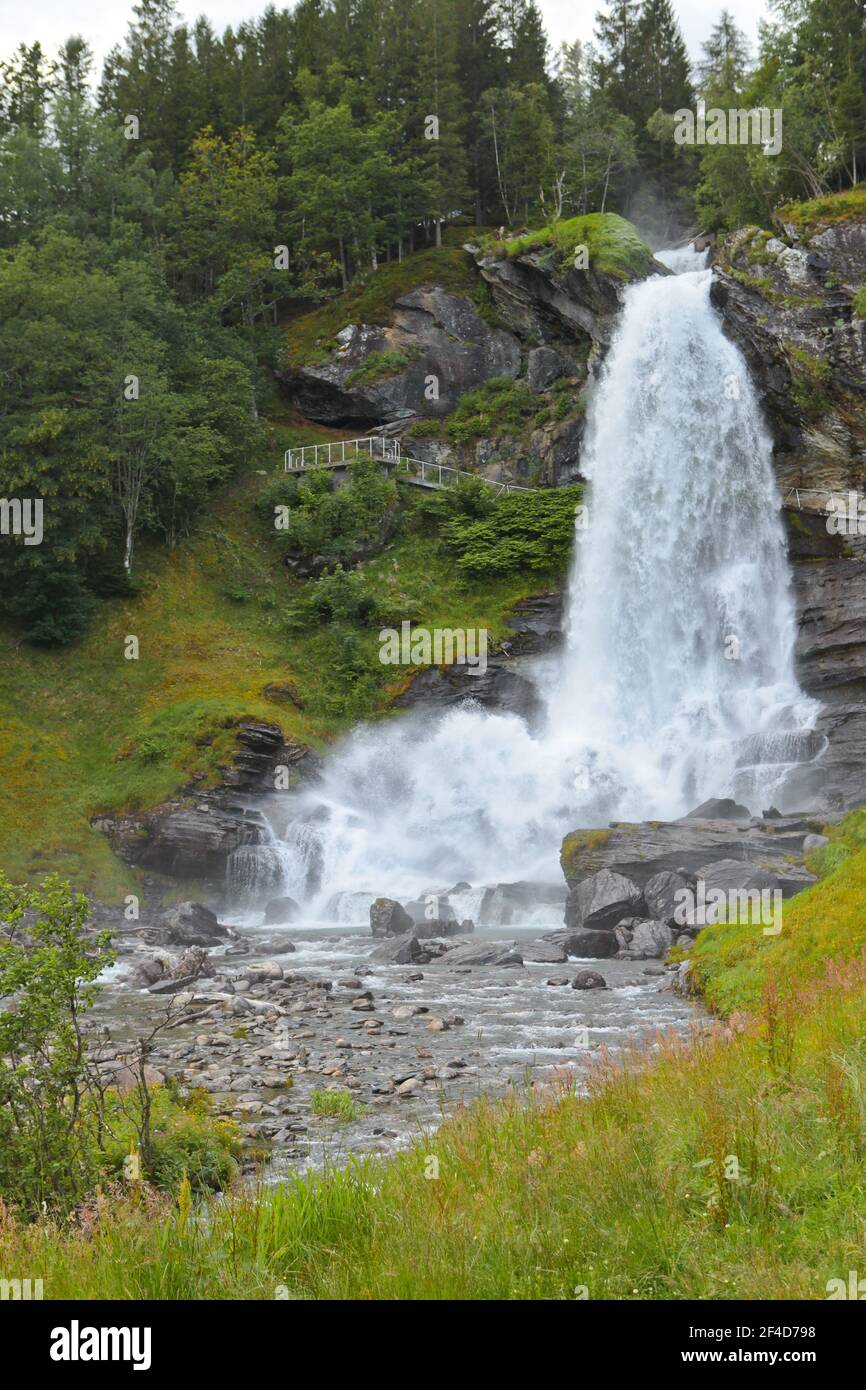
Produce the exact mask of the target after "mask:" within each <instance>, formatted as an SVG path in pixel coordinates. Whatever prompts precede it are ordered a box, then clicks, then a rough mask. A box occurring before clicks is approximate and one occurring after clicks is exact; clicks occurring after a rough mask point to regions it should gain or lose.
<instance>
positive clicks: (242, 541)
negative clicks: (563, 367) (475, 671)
mask: <svg viewBox="0 0 866 1390" xmlns="http://www.w3.org/2000/svg"><path fill="white" fill-rule="evenodd" d="M329 437H333V436H331V435H328V434H327V432H325V431H321V430H317V429H310V427H309V426H305V427H304V428H303V429H300V428H299V427H298V425H297V424H296V423H294V422H292V421H291V420H288V421H285V422H282V423H278V424H277V425H275V426H274V428H273V429H272V451H271V456H270V457H268V458H266V459H264V460H262V466H263V468H266V469H267V470H270V469H272V468H279V467H281V465H282V451H283V450H284V449H285V448H286V447H288V445H289V444H298V443H307V442H311V441H313V440H316V439H321V438H329ZM265 481H266V477H263V476H261V474H260V473H259V472H258V470H250V471H249V472H248V473H247V474H246V475H245V476H243V477H240V478H238V479H237V480H236V481H235V482H234V483H233V484H232V485H231V486H230V487H228V488H227V489H225V490H224V491H223V492H222V493H220V494H219V495H217V496H215V497H214V498H213V500H212V503H211V505H210V507H209V508H208V511H207V513H206V515H205V516H204V517H203V518H202V521H201V523H200V525H199V527H198V529H197V531H196V532H195V533H194V534H193V535H192V536H191V537H190V538H189V540H187V541H185V542H184V543H183V544H181V545H180V546H178V548H177V549H176V550H175V551H174V552H171V553H167V552H166V551H165V550H164V549H162V548H159V547H156V546H154V547H151V548H143V549H142V551H141V553H140V555H139V557H138V563H137V579H138V581H139V583H140V586H141V593H140V595H139V596H138V597H137V598H135V599H123V600H114V601H110V602H104V603H101V604H100V606H99V609H98V613H97V617H96V620H95V622H94V624H93V627H92V629H91V631H90V632H89V633H88V634H87V636H86V637H85V638H84V640H82V641H81V642H78V643H76V644H75V645H74V646H72V647H70V648H68V649H63V650H44V651H43V650H39V649H34V648H32V647H28V646H27V645H26V644H25V643H22V642H21V641H20V638H19V636H18V634H15V633H13V632H12V631H11V630H9V629H3V628H0V711H2V721H0V867H2V868H3V869H4V870H5V871H6V872H7V873H8V874H9V875H10V876H11V877H13V878H16V879H25V878H30V877H36V876H39V875H40V874H42V873H44V872H47V871H48V870H49V869H56V870H58V871H59V872H60V873H61V874H62V875H63V876H65V877H68V878H70V879H71V880H72V882H73V883H74V884H75V886H77V887H79V888H88V889H92V890H93V891H94V892H96V893H97V895H98V896H101V897H103V898H106V899H109V898H116V897H117V896H119V895H121V894H122V892H124V891H128V890H129V888H130V886H131V885H132V877H131V875H130V871H129V870H127V869H126V868H125V866H123V865H122V864H121V863H120V862H119V861H118V860H117V859H116V858H115V857H114V855H113V854H112V853H111V851H110V849H109V848H108V845H107V843H106V841H105V839H104V837H103V836H102V835H101V834H100V833H99V832H98V831H95V830H93V829H91V826H90V823H89V822H90V819H91V818H92V817H93V816H95V815H97V814H99V813H100V812H105V811H122V810H126V809H144V808H147V807H149V806H153V805H157V804H158V803H159V802H160V801H163V800H165V799H166V798H167V797H169V796H171V795H172V794H174V793H176V792H177V791H178V790H179V789H180V788H181V787H183V786H184V785H185V784H186V783H187V782H189V781H190V779H193V778H195V779H196V780H198V781H199V782H200V784H201V785H210V784H213V783H215V782H216V781H217V780H218V777H219V766H220V764H221V763H225V761H226V759H227V758H228V757H229V755H230V753H231V751H232V749H233V747H234V735H233V733H232V731H231V728H230V727H229V725H230V723H231V721H233V720H236V719H238V718H239V717H241V716H244V715H248V716H253V717H258V718H262V719H267V720H270V721H272V722H276V723H279V724H280V725H281V726H282V727H283V729H284V731H285V732H286V734H287V735H288V736H290V737H294V738H297V739H299V740H300V741H302V742H309V743H312V744H313V745H315V746H321V745H322V744H323V743H324V742H326V741H327V740H329V739H331V738H333V737H335V736H336V735H338V734H340V733H342V732H344V731H345V729H346V727H347V721H346V719H345V718H341V717H340V716H339V715H338V714H336V715H335V714H333V713H328V712H327V711H328V709H329V708H330V706H329V701H328V698H327V696H328V691H329V681H330V670H329V663H330V660H331V655H330V652H329V649H328V644H327V641H326V639H325V635H324V634H321V633H317V632H312V633H309V634H307V633H305V634H303V635H299V636H290V637H289V636H286V635H285V631H284V628H283V625H282V610H283V608H284V607H285V606H286V605H287V603H288V602H290V601H291V600H292V599H293V598H296V597H297V595H298V592H299V591H300V587H301V586H300V583H299V582H297V581H295V582H291V581H290V580H289V579H288V577H287V575H286V572H285V570H284V569H283V568H282V567H281V566H280V565H279V564H278V563H277V561H276V560H275V558H274V555H273V554H272V552H271V551H270V549H269V547H268V546H267V544H266V542H265V538H264V536H263V534H262V530H261V526H260V523H258V522H257V520H256V518H255V516H254V515H253V512H252V507H251V504H252V501H253V499H254V497H255V494H256V491H257V490H258V489H259V488H260V487H261V486H262V485H263V484H264V482H265ZM403 496H404V498H405V504H406V505H407V506H408V505H409V504H410V502H411V499H412V498H413V497H414V496H415V494H414V493H412V492H410V491H409V490H407V491H406V493H404V494H403ZM365 570H366V573H367V575H368V576H369V577H370V579H371V580H372V584H373V588H374V590H375V591H376V592H378V593H379V594H380V595H381V597H382V599H383V600H386V601H387V603H388V605H389V606H390V607H394V605H395V603H396V605H397V606H398V607H399V608H401V609H402V608H404V607H405V609H406V611H407V612H413V613H417V614H418V615H419V616H420V619H421V620H422V621H424V622H427V623H429V624H430V625H432V626H441V627H453V626H457V627H471V626H475V627H478V626H486V627H488V628H489V629H490V633H491V636H492V637H493V638H494V639H495V638H496V637H497V636H501V635H503V634H504V631H505V629H504V623H503V619H504V617H505V616H506V614H507V612H508V610H509V608H510V607H511V605H512V604H513V603H514V602H515V601H516V600H517V599H518V598H521V597H523V596H524V595H525V594H527V593H529V592H533V591H537V590H538V589H539V588H544V587H545V582H546V580H547V579H549V577H546V576H541V577H540V578H539V577H538V576H535V577H533V578H532V579H527V578H523V577H518V578H509V579H507V580H499V581H487V582H483V583H477V584H473V583H471V582H467V581H466V580H465V579H463V578H462V577H461V576H459V575H457V574H456V573H455V571H454V569H453V566H452V565H450V564H449V563H448V561H447V560H446V559H445V558H444V557H443V556H442V554H441V553H440V551H439V548H438V545H437V544H436V542H435V541H434V540H433V539H432V538H424V537H418V536H417V535H413V536H412V537H411V538H409V537H403V538H402V539H401V538H398V540H397V541H396V543H395V545H394V546H393V548H391V549H389V550H388V551H387V552H385V553H384V554H383V555H382V556H380V557H377V558H376V559H375V560H373V561H371V562H369V564H368V565H367V566H366V567H365ZM377 630H378V629H375V630H374V629H371V630H370V631H369V632H368V633H367V634H366V637H365V639H364V640H365V643H366V646H367V647H368V648H369V656H370V659H371V661H374V660H375V652H376V651H377V650H378V645H377V638H376V631H377ZM128 634H134V635H135V636H137V637H138V639H139V644H140V659H139V660H138V661H127V660H125V659H124V656H123V651H124V639H125V637H126V636H127V635H128ZM286 682H289V683H291V685H292V686H294V688H295V689H296V690H297V692H298V694H299V696H300V701H301V704H302V706H303V708H302V709H300V710H299V709H297V708H295V707H294V706H293V705H290V704H285V703H279V704H277V703H273V702H271V701H269V700H268V699H267V698H266V697H265V696H264V695H263V693H262V692H263V690H264V688H265V687H266V686H267V685H270V684H285V683H286ZM387 705H388V691H387V689H386V687H385V684H384V681H383V683H382V687H381V699H380V704H379V708H380V709H381V710H382V711H384V710H385V709H386V708H387ZM374 712H375V711H374Z"/></svg>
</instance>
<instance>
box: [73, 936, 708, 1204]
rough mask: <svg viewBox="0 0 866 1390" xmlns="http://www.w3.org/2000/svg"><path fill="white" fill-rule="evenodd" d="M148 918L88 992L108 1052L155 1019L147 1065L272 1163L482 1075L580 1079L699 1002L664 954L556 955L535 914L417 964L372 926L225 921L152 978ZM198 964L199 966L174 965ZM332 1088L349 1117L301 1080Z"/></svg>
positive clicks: (423, 1119)
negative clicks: (195, 973) (334, 1113)
mask: <svg viewBox="0 0 866 1390" xmlns="http://www.w3.org/2000/svg"><path fill="white" fill-rule="evenodd" d="M550 927H551V929H552V930H556V929H557V928H558V927H561V922H557V921H556V920H552V921H551V923H550ZM149 936H150V937H151V940H152V939H153V933H152V932H151V931H149V929H148V927H147V926H146V925H145V926H137V927H135V928H134V929H128V930H125V931H122V932H121V933H120V934H119V938H118V963H117V965H116V966H115V967H113V969H112V971H111V972H110V976H109V978H108V980H107V982H106V988H105V989H104V992H103V994H102V996H101V998H100V1001H99V1003H98V1005H97V1008H96V1014H97V1018H98V1023H99V1026H100V1027H103V1028H107V1030H108V1034H109V1038H108V1039H107V1042H108V1045H109V1052H110V1053H112V1052H115V1053H120V1052H122V1051H123V1049H124V1047H125V1046H126V1045H127V1044H129V1043H131V1042H132V1041H133V1040H134V1039H135V1038H137V1037H142V1036H144V1035H146V1034H147V1033H149V1032H150V1030H151V1029H152V1028H153V1027H154V1025H155V1024H156V1023H157V1022H159V1021H160V1020H162V1019H164V1018H165V1019H167V1026H166V1027H165V1028H164V1029H163V1030H162V1031H161V1032H160V1033H159V1035H158V1036H157V1038H156V1039H155V1041H154V1044H153V1049H152V1052H151V1054H150V1057H149V1067H150V1068H151V1071H150V1079H152V1080H159V1079H160V1078H165V1077H169V1076H171V1077H174V1078H176V1080H177V1081H178V1082H179V1083H181V1084H182V1085H184V1086H188V1087H202V1088H204V1089H205V1090H206V1091H208V1092H209V1093H210V1095H211V1097H212V1099H213V1102H214V1105H215V1108H216V1110H217V1112H218V1113H220V1114H226V1115H230V1116H231V1117H232V1118H233V1119H235V1120H236V1121H237V1122H238V1124H239V1126H240V1130H241V1134H242V1136H243V1143H244V1146H245V1149H246V1151H247V1153H248V1155H249V1159H250V1164H251V1165H252V1163H253V1162H254V1161H258V1159H259V1158H260V1156H261V1155H262V1154H263V1153H264V1154H266V1155H268V1157H269V1160H270V1161H269V1167H268V1171H269V1173H270V1174H271V1175H272V1176H274V1177H278V1176H279V1175H280V1174H281V1173H284V1172H286V1171H288V1170H292V1169H304V1168H306V1167H308V1166H309V1165H311V1164H312V1165H320V1164H322V1163H324V1162H327V1161H339V1160H341V1159H344V1158H345V1157H347V1156H348V1155H349V1154H350V1153H388V1152H390V1151H393V1150H394V1149H396V1148H398V1147H400V1146H401V1145H404V1144H406V1143H408V1142H409V1141H410V1140H411V1139H412V1138H413V1137H414V1136H416V1135H417V1134H418V1133H419V1132H420V1131H422V1130H424V1129H428V1128H430V1127H435V1126H436V1125H437V1124H438V1123H439V1121H440V1119H441V1118H442V1116H443V1115H445V1114H447V1113H448V1112H450V1111H453V1109H454V1108H455V1107H456V1106H458V1105H459V1104H460V1103H461V1102H466V1101H470V1100H471V1099H472V1098H473V1097H474V1096H476V1095H478V1094H479V1093H482V1092H483V1093H486V1094H501V1093H503V1092H504V1091H505V1090H506V1088H507V1087H509V1086H511V1085H515V1086H519V1087H520V1086H525V1085H526V1084H527V1083H538V1082H542V1083H543V1082H545V1081H549V1080H551V1079H552V1078H553V1076H554V1075H555V1074H560V1075H562V1074H563V1073H565V1072H571V1073H573V1076H574V1082H575V1085H576V1086H577V1087H580V1086H581V1084H582V1075H583V1074H584V1072H585V1069H586V1067H587V1065H588V1064H589V1063H590V1062H591V1060H592V1059H593V1058H594V1057H595V1058H597V1057H598V1056H599V1054H600V1052H601V1051H602V1049H608V1050H610V1051H613V1052H617V1051H619V1050H621V1049H623V1048H625V1047H629V1046H633V1045H637V1044H649V1045H651V1044H652V1041H653V1038H654V1037H655V1036H656V1035H657V1034H658V1033H659V1032H660V1031H664V1030H667V1029H671V1028H673V1029H675V1030H677V1031H679V1032H685V1031H687V1030H688V1028H689V1026H690V1024H691V1023H692V1022H693V1020H694V1019H695V1017H696V1011H695V1006H694V1004H693V1003H691V1002H690V1001H689V1000H688V999H686V998H684V997H682V996H681V995H680V994H678V993H676V992H673V990H672V987H671V986H672V983H673V980H674V974H675V972H674V971H673V970H672V969H671V968H666V967H665V966H663V965H662V964H660V963H659V962H657V961H624V960H606V961H603V962H599V961H586V962H582V961H578V960H575V959H574V958H568V957H567V956H566V953H565V950H564V948H563V946H562V945H561V944H560V943H557V942H555V941H550V940H547V939H545V938H544V937H543V936H540V935H539V931H538V928H537V927H535V928H533V929H531V930H526V929H520V928H514V927H508V928H502V929H500V930H497V929H495V928H487V929H483V930H477V931H476V932H474V933H473V934H472V936H471V937H466V938H462V937H459V936H458V937H452V938H449V940H448V942H447V946H448V948H449V949H448V950H447V951H446V952H445V953H444V954H443V955H442V956H441V957H440V958H438V959H433V960H430V961H429V962H427V963H425V964H423V966H421V967H419V966H417V965H395V964H392V963H390V962H384V961H381V960H377V959H376V958H375V957H376V955H377V954H381V942H380V941H378V940H377V939H376V938H375V937H373V936H372V935H371V933H370V931H369V928H368V929H366V930H364V929H362V928H346V927H345V926H339V927H333V926H328V925H321V926H316V927H293V928H291V929H290V930H283V929H275V928H273V927H250V926H240V925H238V926H235V927H234V928H232V935H231V936H228V937H226V938H225V940H224V941H223V942H221V943H220V944H218V945H216V946H214V947H213V948H211V949H207V948H205V947H203V946H200V945H199V946H196V945H193V946H188V947H186V948H185V950H184V952H183V953H182V954H181V955H180V956H178V955H177V948H176V947H175V948H173V952H174V953H173V954H172V953H171V952H169V953H168V954H167V955H166V964H167V967H168V969H167V971H166V976H165V978H164V979H163V980H162V981H161V982H157V984H156V986H155V987H156V989H157V991H158V992H157V993H153V992H152V990H153V988H154V986H153V985H151V986H150V987H148V986H147V983H146V977H145V975H143V974H142V969H144V970H145V971H147V970H150V971H151V973H152V969H153V967H152V965H150V964H149V963H150V962H152V961H153V959H154V951H153V947H152V944H150V943H149V942H148V940H147V938H148V937H149ZM428 944H429V946H430V947H431V948H432V949H436V948H435V946H434V945H433V943H432V942H431V943H428V942H427V941H425V942H424V946H425V947H427V946H428ZM467 945H470V946H471V948H472V950H471V955H472V956H473V957H476V958H478V959H477V960H476V963H472V961H471V960H470V961H467V960H466V956H467V954H469V953H468V952H467V951H466V950H462V949H461V947H464V946H467ZM449 955H453V957H454V960H453V963H451V962H449V959H448V957H449ZM533 957H536V959H533ZM196 965H197V966H198V968H200V969H202V970H203V971H206V972H208V973H205V974H201V975H199V977H198V978H190V977H189V976H188V975H187V976H184V974H183V971H184V970H190V969H194V968H195V967H196ZM178 967H180V974H179V976H178ZM590 967H592V969H591V970H590ZM169 970H170V971H171V974H169ZM172 974H173V975H174V976H176V977H177V978H172V977H171V976H172ZM587 976H589V977H590V978H587ZM592 976H595V978H594V979H593V978H592ZM599 981H601V982H602V983H601V984H600V983H599ZM575 983H577V985H578V986H580V985H583V986H589V987H582V988H581V987H574V986H575ZM162 991H165V992H162ZM119 1064H120V1063H119V1060H118V1061H117V1062H114V1063H109V1064H108V1065H109V1068H110V1067H111V1066H112V1065H115V1066H116V1065H119ZM334 1089H336V1090H339V1091H343V1092H348V1093H349V1095H350V1096H351V1097H352V1101H353V1102H354V1103H353V1105H352V1106H351V1107H349V1115H350V1117H349V1118H345V1119H343V1118H340V1119H338V1118H329V1117H327V1116H322V1115H317V1114H315V1113H314V1092H322V1091H325V1092H327V1091H328V1090H334Z"/></svg>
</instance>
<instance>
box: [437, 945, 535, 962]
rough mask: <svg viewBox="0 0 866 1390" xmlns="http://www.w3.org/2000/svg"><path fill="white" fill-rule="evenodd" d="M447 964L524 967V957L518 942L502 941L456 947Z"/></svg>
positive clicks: (450, 953) (449, 952)
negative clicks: (505, 942)
mask: <svg viewBox="0 0 866 1390" xmlns="http://www.w3.org/2000/svg"><path fill="white" fill-rule="evenodd" d="M445 964H446V965H449V966H452V967H453V966H458V965H466V966H471V965H522V964H523V955H522V953H521V952H520V951H519V950H518V947H517V942H516V941H511V942H509V943H507V944H504V943H503V942H501V941H490V942H485V943H483V944H481V943H478V944H476V943H474V942H472V943H470V944H469V945H467V946H454V947H452V949H451V950H450V951H448V952H447V953H446V955H445Z"/></svg>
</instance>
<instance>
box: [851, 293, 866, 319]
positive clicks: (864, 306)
mask: <svg viewBox="0 0 866 1390" xmlns="http://www.w3.org/2000/svg"><path fill="white" fill-rule="evenodd" d="M854 313H855V314H856V315H857V317H858V319H866V285H864V286H862V287H861V288H860V289H859V290H858V291H857V293H856V294H855V295H854Z"/></svg>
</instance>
